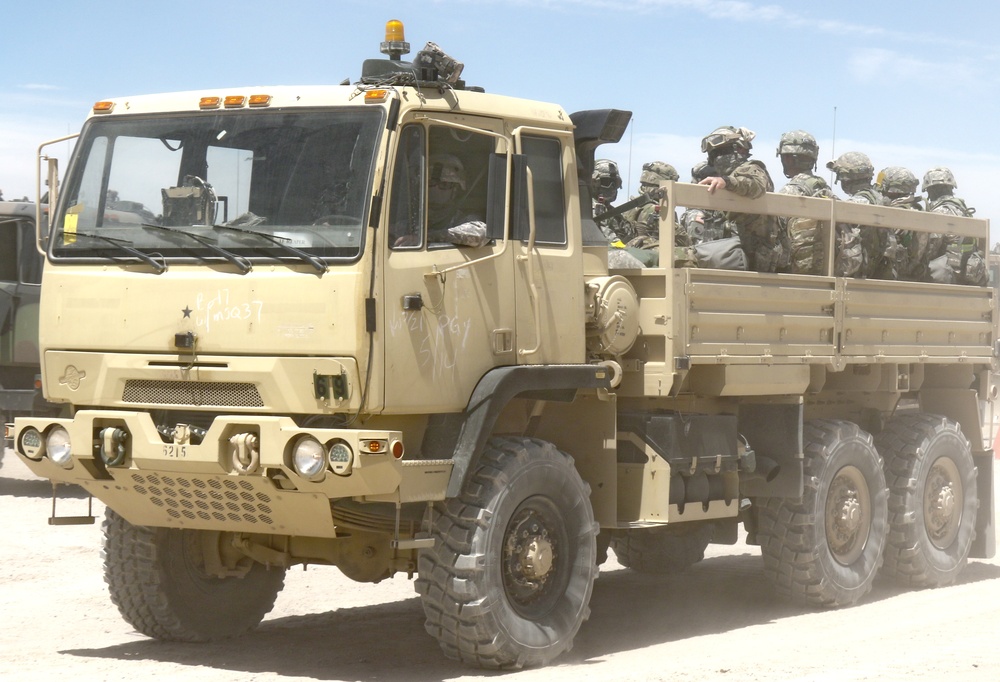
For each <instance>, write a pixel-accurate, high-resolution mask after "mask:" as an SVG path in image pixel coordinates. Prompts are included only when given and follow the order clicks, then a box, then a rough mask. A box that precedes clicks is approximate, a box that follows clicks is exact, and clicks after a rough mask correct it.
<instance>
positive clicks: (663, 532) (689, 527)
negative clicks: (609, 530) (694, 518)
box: [611, 523, 713, 574]
mask: <svg viewBox="0 0 1000 682" xmlns="http://www.w3.org/2000/svg"><path fill="white" fill-rule="evenodd" d="M712 528H713V527H712V525H711V524H697V523H695V524H691V523H685V524H679V525H677V526H666V527H662V528H637V529H631V530H627V531H624V532H623V533H621V534H620V535H616V536H615V537H614V538H613V539H612V540H611V548H612V549H613V550H614V552H615V556H616V557H617V558H618V563H620V564H621V565H622V566H624V567H625V568H631V569H632V570H634V571H639V572H640V573H659V574H670V573H680V572H682V571H685V570H687V569H688V568H690V567H691V566H694V565H695V564H696V563H698V562H699V561H701V560H702V559H704V558H705V549H706V548H707V547H708V545H709V543H710V542H711V541H712Z"/></svg>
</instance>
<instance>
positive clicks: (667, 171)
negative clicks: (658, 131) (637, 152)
mask: <svg viewBox="0 0 1000 682" xmlns="http://www.w3.org/2000/svg"><path fill="white" fill-rule="evenodd" d="M679 179H680V175H679V174H678V173H677V170H676V169H675V168H674V167H673V166H671V165H670V164H669V163H663V162H662V161H651V162H650V163H644V164H643V165H642V175H640V176H639V194H640V195H644V194H649V193H650V192H652V191H653V190H655V189H657V188H659V186H660V183H661V182H663V181H664V180H679ZM622 217H623V218H625V220H627V221H628V222H629V223H630V224H632V225H633V226H634V228H635V235H636V239H643V238H645V239H643V241H642V243H641V245H640V244H638V243H636V246H641V248H652V246H651V245H655V244H656V243H657V242H658V241H659V238H660V203H659V201H652V200H651V201H650V203H648V204H644V205H643V206H638V207H636V208H633V209H632V210H631V211H627V212H626V213H625V214H624V215H623V216H622ZM633 243H635V240H633ZM678 246H684V245H683V244H678Z"/></svg>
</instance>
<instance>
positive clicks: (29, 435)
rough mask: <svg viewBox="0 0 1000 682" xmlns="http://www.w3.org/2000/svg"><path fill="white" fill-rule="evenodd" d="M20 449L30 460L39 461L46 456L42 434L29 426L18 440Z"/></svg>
mask: <svg viewBox="0 0 1000 682" xmlns="http://www.w3.org/2000/svg"><path fill="white" fill-rule="evenodd" d="M18 443H19V449H20V451H21V454H22V455H24V456H25V457H27V458H28V459H33V460H36V461H37V460H39V459H41V458H42V455H44V454H45V447H44V444H43V442H42V434H41V433H39V432H38V429H36V428H35V427H34V426H29V427H28V428H26V429H24V430H23V431H21V436H20V438H19V439H18Z"/></svg>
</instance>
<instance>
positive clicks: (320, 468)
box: [292, 436, 326, 481]
mask: <svg viewBox="0 0 1000 682" xmlns="http://www.w3.org/2000/svg"><path fill="white" fill-rule="evenodd" d="M292 466H293V467H294V468H295V471H296V472H298V474H299V476H301V477H302V478H306V479H308V480H310V481H322V480H323V477H324V476H325V475H326V450H324V449H323V444H322V443H320V442H319V441H318V440H316V439H315V438H313V437H312V436H302V437H301V438H299V440H298V441H296V443H295V446H294V447H293V448H292Z"/></svg>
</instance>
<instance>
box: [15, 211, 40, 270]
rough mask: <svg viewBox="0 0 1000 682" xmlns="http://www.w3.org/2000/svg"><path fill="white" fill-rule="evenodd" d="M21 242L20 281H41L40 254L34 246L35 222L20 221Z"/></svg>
mask: <svg viewBox="0 0 1000 682" xmlns="http://www.w3.org/2000/svg"><path fill="white" fill-rule="evenodd" d="M20 230H21V244H20V259H19V262H20V264H21V282H23V283H24V284H41V283H42V256H41V254H39V253H38V250H37V249H36V248H35V222H34V221H33V220H32V221H28V220H22V221H21V222H20Z"/></svg>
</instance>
